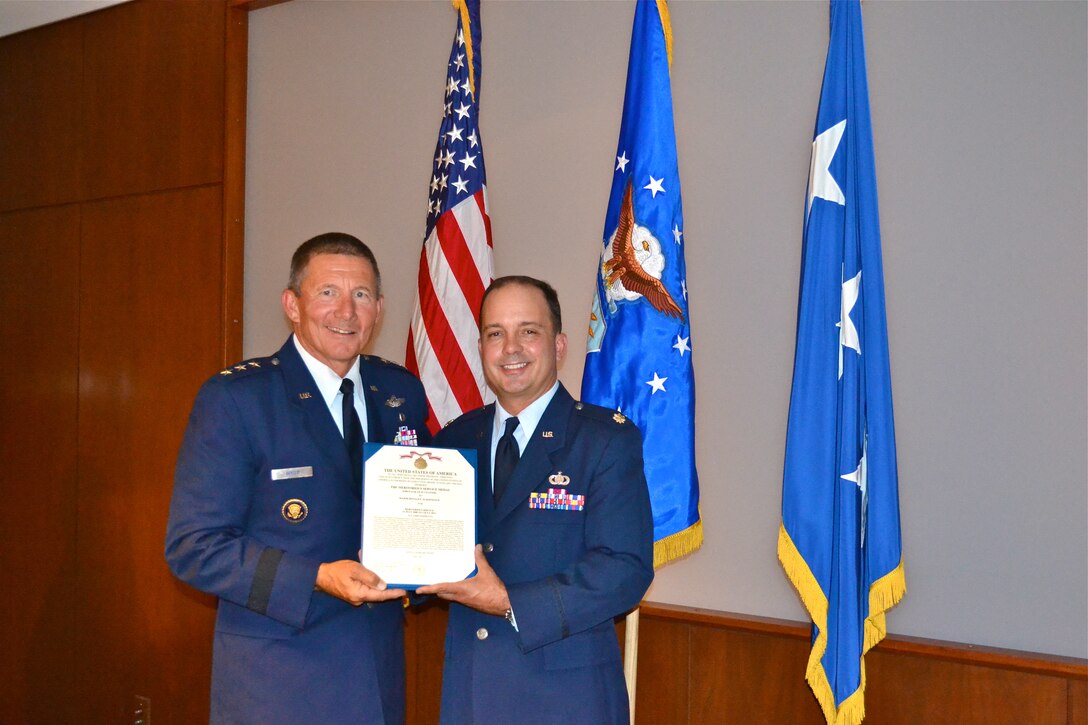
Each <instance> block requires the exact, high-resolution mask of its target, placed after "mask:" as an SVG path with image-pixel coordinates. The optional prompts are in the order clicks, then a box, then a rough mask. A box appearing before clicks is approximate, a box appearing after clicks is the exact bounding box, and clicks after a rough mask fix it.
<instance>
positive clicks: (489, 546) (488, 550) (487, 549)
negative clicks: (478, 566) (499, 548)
mask: <svg viewBox="0 0 1088 725" xmlns="http://www.w3.org/2000/svg"><path fill="white" fill-rule="evenodd" d="M494 550H495V547H494V546H493V545H492V544H484V553H485V554H490V553H491V552H492V551H494Z"/></svg>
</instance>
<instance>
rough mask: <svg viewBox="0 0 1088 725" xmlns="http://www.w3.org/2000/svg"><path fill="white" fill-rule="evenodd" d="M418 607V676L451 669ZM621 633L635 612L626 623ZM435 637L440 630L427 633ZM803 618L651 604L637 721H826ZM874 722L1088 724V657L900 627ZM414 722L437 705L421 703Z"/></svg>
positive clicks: (888, 653) (411, 635) (890, 645)
mask: <svg viewBox="0 0 1088 725" xmlns="http://www.w3.org/2000/svg"><path fill="white" fill-rule="evenodd" d="M436 612H437V613H438V614H439V615H441V616H440V617H436V616H434V614H435V612H425V613H424V616H425V617H428V618H429V621H427V622H426V624H425V625H421V624H420V623H419V621H418V619H419V617H420V614H419V613H418V612H415V611H413V612H410V613H409V615H408V621H409V626H408V630H407V631H408V678H409V682H408V687H409V691H411V690H412V688H413V687H416V688H417V689H418V688H419V687H420V685H419V684H418V683H415V684H414V683H413V680H414V679H415V680H419V679H422V680H423V681H427V682H433V681H435V680H436V679H437V678H440V677H441V666H442V665H441V659H440V657H437V656H435V655H434V654H432V653H433V651H434V648H435V646H436V644H437V643H438V642H440V638H441V636H442V631H443V625H444V622H445V616H444V613H443V612H442V610H439V609H437V608H436ZM616 629H617V633H619V632H621V631H622V630H623V621H622V620H620V621H619V622H618V623H617V627H616ZM420 638H430V641H425V642H424V641H419V639H420ZM808 653H809V634H808V627H807V626H806V625H802V624H801V623H798V622H786V621H782V620H773V619H766V618H761V617H751V616H744V615H733V614H727V613H725V612H715V611H712V610H705V609H693V608H689V607H676V606H671V605H659V604H646V605H643V607H642V614H641V622H640V627H639V665H638V668H639V669H638V695H637V701H636V702H637V704H636V708H635V715H636V722H638V723H640V724H642V723H644V724H645V725H663V724H664V725H672V724H674V723H675V724H677V725H686V724H691V725H702V724H703V723H745V724H747V723H770V724H775V725H776V724H778V723H783V724H787V725H822V723H823V722H824V719H823V715H822V713H821V711H820V707H819V704H818V703H817V702H816V698H815V697H814V696H813V695H812V692H811V690H810V689H809V687H808V684H807V683H806V682H805V666H806V664H807V662H808ZM866 663H867V672H868V683H867V687H866V698H865V703H866V709H867V716H866V720H865V722H866V723H873V725H918V723H957V724H959V723H963V724H965V725H1014V724H1015V725H1024V724H1025V723H1032V725H1088V722H1086V719H1088V712H1086V711H1088V662H1086V661H1084V660H1077V659H1073V658H1067V657H1052V656H1049V655H1036V654H1033V653H1030V652H1014V651H1009V650H995V649H991V648H986V647H977V646H973V645H961V644H957V643H954V642H936V641H933V640H920V639H916V638H908V637H894V636H893V637H890V638H888V639H887V640H885V641H884V642H883V643H881V644H880V645H878V646H877V647H876V649H874V650H873V651H872V652H870V653H869V654H868V655H867V656H866ZM408 722H409V723H410V725H431V724H432V723H435V722H437V715H436V713H435V712H432V711H431V710H429V709H423V708H419V709H417V710H415V711H413V710H412V708H411V704H410V705H409V717H408Z"/></svg>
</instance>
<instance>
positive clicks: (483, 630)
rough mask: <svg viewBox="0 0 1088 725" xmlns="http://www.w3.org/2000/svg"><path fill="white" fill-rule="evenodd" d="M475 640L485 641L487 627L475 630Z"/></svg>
mask: <svg viewBox="0 0 1088 725" xmlns="http://www.w3.org/2000/svg"><path fill="white" fill-rule="evenodd" d="M476 639H478V640H480V641H481V642H483V641H484V640H485V639H487V627H480V628H479V629H477V630H476Z"/></svg>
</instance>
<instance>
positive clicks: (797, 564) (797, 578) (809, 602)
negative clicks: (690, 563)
mask: <svg viewBox="0 0 1088 725" xmlns="http://www.w3.org/2000/svg"><path fill="white" fill-rule="evenodd" d="M655 553H656V552H655ZM655 559H656V557H655ZM778 561H779V563H781V564H782V569H783V570H785V572H786V576H787V577H788V578H789V580H790V583H791V584H793V586H794V588H795V589H796V590H797V593H798V595H800V597H801V603H802V604H803V605H804V607H805V610H806V611H807V612H808V615H809V617H810V618H811V619H812V623H813V624H815V625H816V641H815V642H813V643H812V651H811V652H810V653H809V656H808V666H807V667H806V668H805V679H806V680H808V684H809V686H810V687H811V688H812V692H813V694H814V695H816V700H817V701H818V702H819V703H820V709H822V710H823V713H824V719H826V720H827V723H828V725H860V723H861V721H862V720H864V719H865V700H864V693H865V658H864V656H862V658H861V662H860V663H859V669H860V672H861V683H860V686H859V687H858V689H857V690H855V691H854V692H853V693H852V694H851V695H850V696H849V697H848V698H846V699H845V700H843V702H842V704H841V705H840V706H839V707H838V708H837V709H836V707H835V696H834V694H833V693H832V691H831V683H830V682H829V681H828V679H827V673H826V672H825V671H824V667H823V663H822V662H821V660H822V659H823V656H824V652H825V651H826V650H827V597H826V596H825V595H824V591H823V589H821V588H820V584H819V583H818V582H817V581H816V577H815V576H813V574H812V571H811V570H810V569H809V567H808V563H807V562H805V558H804V557H803V556H801V552H799V551H798V550H797V546H796V545H795V544H794V543H793V539H791V538H790V535H789V532H787V531H786V527H785V525H784V524H780V525H779V527H778ZM906 592H907V584H906V577H905V575H904V573H903V561H902V560H900V561H899V565H898V566H897V567H895V569H893V570H892V571H891V572H889V573H888V574H885V575H884V576H882V577H881V578H880V579H878V580H877V581H875V582H873V584H872V586H870V587H869V615H868V616H867V617H866V618H865V640H864V644H863V647H864V649H863V651H862V655H864V654H865V652H868V651H869V650H870V649H872V648H873V647H875V646H876V645H877V643H879V642H880V640H882V639H884V636H885V635H886V634H887V628H886V625H885V617H884V614H885V612H887V610H889V609H891V608H892V607H894V606H895V605H896V604H898V603H899V600H900V599H902V598H903V595H904V594H906Z"/></svg>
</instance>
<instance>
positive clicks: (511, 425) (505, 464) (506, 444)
mask: <svg viewBox="0 0 1088 725" xmlns="http://www.w3.org/2000/svg"><path fill="white" fill-rule="evenodd" d="M517 427H518V419H517V418H507V419H506V432H505V433H503V434H502V438H500V439H499V445H498V446H496V448H495V481H494V492H495V503H496V504H498V503H499V499H501V498H502V495H503V493H504V492H505V491H506V486H507V484H509V483H510V477H511V476H512V475H514V469H515V468H517V467H518V459H519V458H521V450H520V449H519V448H518V441H517V439H516V438H514V431H515V430H517Z"/></svg>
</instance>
